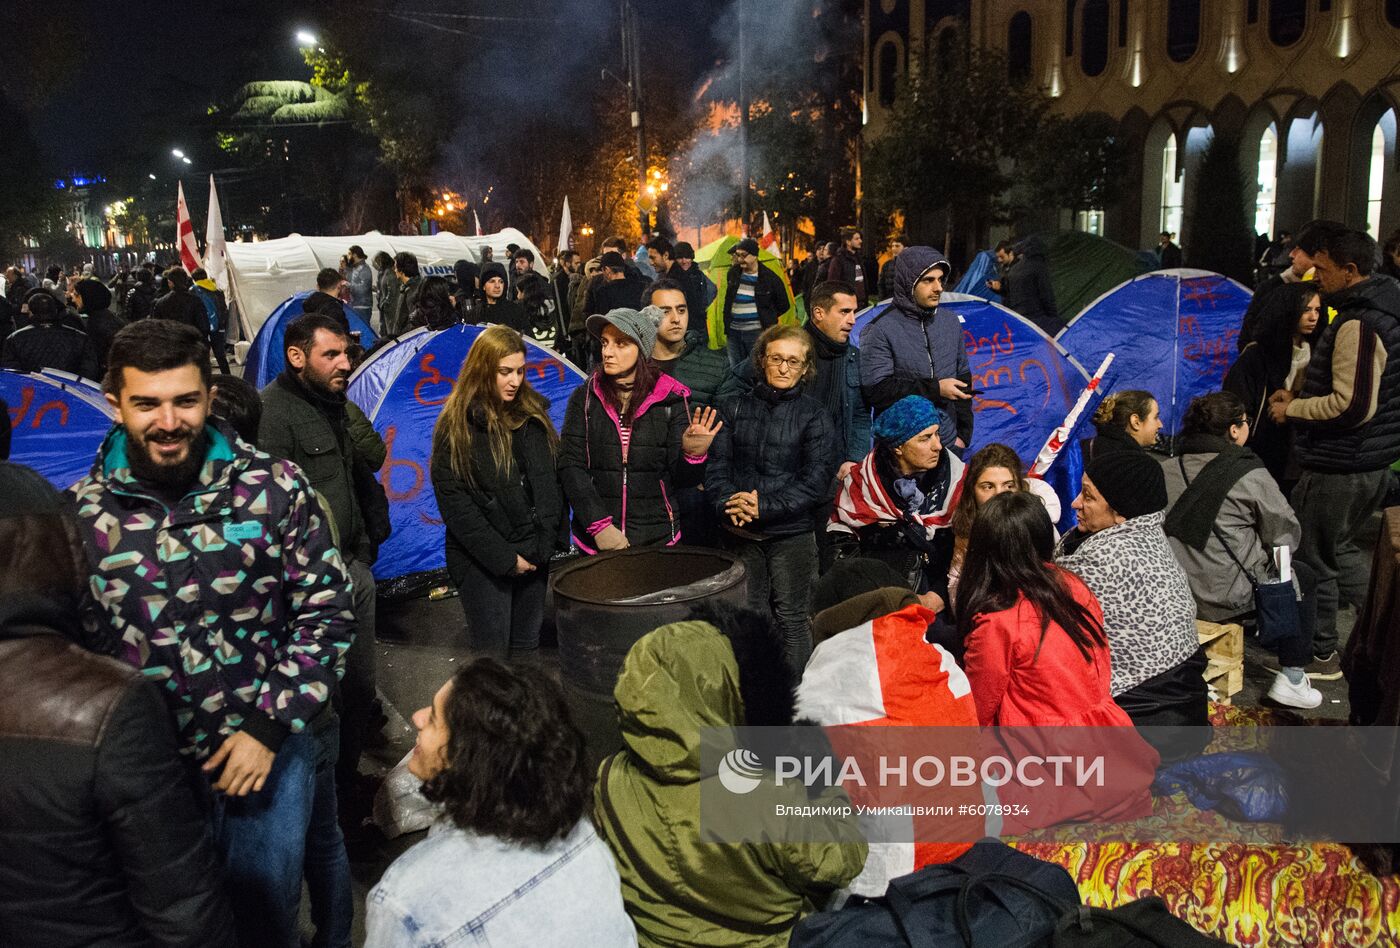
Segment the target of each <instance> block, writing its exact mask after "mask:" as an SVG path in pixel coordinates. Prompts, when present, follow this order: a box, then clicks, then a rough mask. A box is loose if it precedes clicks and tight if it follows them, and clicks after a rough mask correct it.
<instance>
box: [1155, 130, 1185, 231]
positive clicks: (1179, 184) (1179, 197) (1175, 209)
mask: <svg viewBox="0 0 1400 948" xmlns="http://www.w3.org/2000/svg"><path fill="white" fill-rule="evenodd" d="M1185 195H1186V174H1185V173H1184V172H1183V173H1182V174H1181V176H1180V177H1178V176H1177V173H1176V136H1175V135H1171V136H1168V138H1167V143H1166V144H1165V145H1163V146H1162V227H1161V229H1162V230H1166V231H1171V232H1172V233H1174V234H1179V233H1181V208H1182V204H1183V203H1184V198H1185Z"/></svg>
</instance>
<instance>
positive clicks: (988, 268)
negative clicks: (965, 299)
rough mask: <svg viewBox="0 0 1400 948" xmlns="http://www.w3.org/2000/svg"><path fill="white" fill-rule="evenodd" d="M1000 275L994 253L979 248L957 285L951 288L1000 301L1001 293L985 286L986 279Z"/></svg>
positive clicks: (995, 301) (992, 278)
mask: <svg viewBox="0 0 1400 948" xmlns="http://www.w3.org/2000/svg"><path fill="white" fill-rule="evenodd" d="M1000 276H1001V271H1000V270H999V269H998V268H997V257H996V254H994V253H992V252H991V251H990V250H979V251H977V256H975V257H973V258H972V264H971V265H970V266H969V267H968V268H967V272H966V273H964V274H963V275H962V279H961V280H959V281H958V285H957V286H955V287H953V290H954V291H955V292H958V293H963V294H966V295H968V296H980V297H982V298H983V299H985V300H988V301H990V302H993V303H1000V302H1001V294H1000V293H994V292H992V290H991V289H990V288H989V287H988V286H987V281H988V280H996V279H999V278H1000Z"/></svg>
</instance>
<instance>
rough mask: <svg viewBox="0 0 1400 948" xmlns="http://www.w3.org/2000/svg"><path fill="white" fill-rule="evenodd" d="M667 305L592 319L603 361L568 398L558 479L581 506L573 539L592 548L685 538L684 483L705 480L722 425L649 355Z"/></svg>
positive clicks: (591, 330)
mask: <svg viewBox="0 0 1400 948" xmlns="http://www.w3.org/2000/svg"><path fill="white" fill-rule="evenodd" d="M660 317H661V311H660V310H658V309H656V308H655V307H653V306H648V307H647V308H646V309H644V310H642V311H641V312H640V313H639V312H638V311H637V310H634V309H614V310H611V311H610V312H609V313H608V314H607V315H606V316H599V315H596V314H595V315H593V316H590V317H588V323H587V327H588V332H589V333H590V334H591V335H593V336H595V337H597V339H598V340H599V343H600V346H601V350H602V357H601V359H600V360H599V362H598V368H597V369H596V370H594V372H593V374H592V375H591V376H590V377H589V379H588V381H587V382H585V383H584V384H583V385H581V386H579V387H578V388H576V389H575V390H574V393H573V394H572V395H570V396H569V407H568V409H567V411H566V412H565V414H564V431H563V436H562V444H561V447H560V449H559V480H560V481H561V482H562V483H563V485H564V493H565V495H566V496H567V498H568V501H569V506H570V507H572V508H573V512H574V519H573V537H574V545H575V546H577V547H578V548H579V549H580V550H582V551H583V552H584V553H589V554H592V553H598V552H601V551H606V550H621V549H624V548H625V547H629V546H647V545H650V544H665V545H666V546H671V545H673V544H675V543H678V542H680V539H681V529H680V520H679V513H678V511H677V508H676V506H675V498H676V488H677V487H692V486H695V485H698V484H699V483H700V482H701V481H702V480H703V479H704V476H705V468H704V464H705V460H706V452H708V451H709V450H710V442H711V441H713V440H714V437H715V433H716V432H717V431H719V425H718V423H717V421H716V418H717V416H716V414H715V410H714V409H713V408H696V409H695V411H694V414H693V416H692V414H691V412H690V411H689V405H688V403H687V401H686V399H687V397H688V396H689V395H690V390H689V389H687V388H686V387H685V386H684V385H682V384H681V383H680V382H677V381H676V380H675V379H673V378H672V377H671V376H669V375H667V374H666V373H664V372H662V371H660V370H659V369H657V368H656V364H655V363H653V362H652V361H651V359H650V358H649V355H650V353H651V350H652V347H653V345H654V344H655V342H656V324H657V322H659V321H660Z"/></svg>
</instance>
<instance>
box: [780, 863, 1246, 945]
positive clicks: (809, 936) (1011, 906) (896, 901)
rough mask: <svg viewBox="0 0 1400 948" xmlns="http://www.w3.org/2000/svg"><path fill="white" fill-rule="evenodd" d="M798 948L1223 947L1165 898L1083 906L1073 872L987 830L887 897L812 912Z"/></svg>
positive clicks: (899, 883)
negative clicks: (947, 947)
mask: <svg viewBox="0 0 1400 948" xmlns="http://www.w3.org/2000/svg"><path fill="white" fill-rule="evenodd" d="M789 944H790V945H791V948H845V946H852V948H855V946H861V948H864V946H866V945H892V946H904V945H907V946H909V948H935V946H943V945H962V946H964V948H1030V946H1046V948H1148V946H1155V948H1209V946H1214V945H1221V944H1224V942H1220V941H1217V940H1216V939H1214V938H1210V937H1208V936H1206V935H1202V934H1201V933H1200V932H1198V931H1196V930H1195V929H1194V928H1192V927H1191V926H1190V925H1189V924H1187V923H1186V922H1184V921H1182V920H1181V919H1179V918H1176V917H1175V916H1174V915H1172V914H1171V913H1170V912H1169V911H1167V906H1166V903H1165V902H1163V901H1162V900H1161V899H1160V898H1155V897H1152V898H1145V899H1139V900H1137V901H1136V902H1132V903H1129V904H1128V905H1124V906H1121V907H1119V908H1117V909H1113V910H1111V911H1110V910H1108V909H1100V908H1090V907H1089V906H1087V905H1080V904H1079V890H1078V889H1077V888H1076V886H1075V884H1074V880H1073V879H1071V878H1070V875H1069V873H1068V872H1066V871H1065V870H1064V869H1062V868H1060V867H1059V866H1056V865H1054V864H1053V863H1048V862H1043V861H1042V860H1039V859H1036V858H1035V857H1033V856H1028V855H1026V854H1025V853H1022V852H1018V851H1017V850H1014V849H1012V848H1011V847H1009V846H1007V845H1006V844H1005V843H1003V842H1001V841H1000V840H997V839H993V838H990V837H989V838H987V839H983V840H982V841H980V842H978V843H977V844H976V845H975V846H973V847H972V848H971V849H970V850H968V851H967V852H966V853H965V854H963V855H962V856H960V857H958V858H957V859H956V860H954V861H953V862H950V863H944V864H941V865H934V866H925V867H924V868H923V869H920V870H919V871H918V872H914V873H910V874H909V875H906V876H901V877H899V878H898V879H892V880H891V881H890V884H889V888H888V889H887V890H886V891H885V894H884V896H883V897H881V898H878V899H866V898H862V897H861V896H858V895H856V896H852V897H851V900H850V901H849V902H847V903H846V905H845V906H844V907H843V908H841V909H840V910H839V911H835V912H820V913H817V914H814V915H809V916H808V917H807V918H805V919H803V920H802V921H801V922H800V923H799V924H798V925H797V927H796V928H795V929H793V933H792V940H791V942H790V943H789Z"/></svg>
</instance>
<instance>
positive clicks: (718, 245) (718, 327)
mask: <svg viewBox="0 0 1400 948" xmlns="http://www.w3.org/2000/svg"><path fill="white" fill-rule="evenodd" d="M738 242H739V238H738V237H735V236H733V235H732V234H731V235H728V236H725V237H721V238H720V239H719V240H714V241H711V242H710V243H708V244H706V245H705V246H703V247H701V248H700V249H699V250H697V251H695V264H696V266H698V267H700V269H702V270H704V271H705V275H706V276H708V277H709V278H710V279H711V280H713V281H714V284H715V289H716V290H717V291H718V292H717V293H716V294H715V301H714V302H713V303H711V304H710V309H709V311H708V313H707V318H708V321H709V326H710V348H711V349H723V348H724V294H725V291H726V288H727V287H728V286H729V268H730V267H732V266H733V265H734V259H733V258H732V257H730V256H729V251H731V250H733V249H734V245H735V244H737V243H738ZM758 263H759V266H764V267H767V268H768V269H769V270H772V271H773V272H774V273H776V274H777V275H778V279H780V280H782V281H783V289H785V290H787V294H788V300H789V301H790V302H789V305H788V308H787V310H786V311H784V312H783V313H782V314H780V315H779V316H778V322H780V323H794V324H795V323H798V322H801V319H799V317H798V309H797V302H796V300H797V297H796V296H794V295H793V292H792V284H791V283H789V282H788V278H787V274H786V273H785V272H783V262H782V261H781V260H779V259H778V258H777V257H775V256H773V251H771V250H769V249H768V248H767V247H759V248H758Z"/></svg>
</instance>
